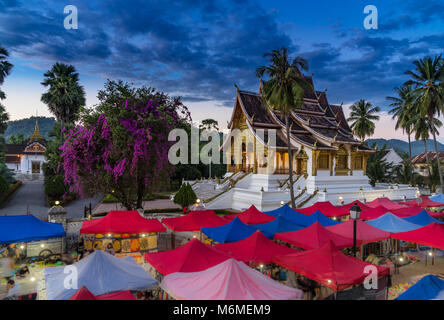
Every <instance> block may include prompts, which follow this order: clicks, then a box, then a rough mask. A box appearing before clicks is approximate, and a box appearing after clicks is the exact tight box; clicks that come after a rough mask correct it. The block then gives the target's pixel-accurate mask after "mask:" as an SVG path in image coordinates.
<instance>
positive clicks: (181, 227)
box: [162, 210, 229, 231]
mask: <svg viewBox="0 0 444 320" xmlns="http://www.w3.org/2000/svg"><path fill="white" fill-rule="evenodd" d="M162 223H163V224H165V225H166V226H167V227H168V228H170V229H171V230H173V231H200V228H203V227H220V226H222V225H224V224H227V223H229V221H228V220H226V219H223V218H221V217H219V216H218V215H217V214H216V213H215V212H214V211H213V210H202V211H191V212H190V213H188V214H187V215H185V216H181V217H177V218H167V219H163V220H162Z"/></svg>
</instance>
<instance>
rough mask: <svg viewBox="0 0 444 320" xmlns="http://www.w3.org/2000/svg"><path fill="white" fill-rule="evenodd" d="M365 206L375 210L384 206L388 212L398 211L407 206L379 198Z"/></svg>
mask: <svg viewBox="0 0 444 320" xmlns="http://www.w3.org/2000/svg"><path fill="white" fill-rule="evenodd" d="M365 205H366V206H368V207H372V208H375V207H378V206H383V207H384V208H386V209H388V210H396V209H402V208H405V206H403V205H401V204H398V203H396V202H393V201H392V200H390V199H389V198H378V199H375V200H373V201H372V202H369V203H366V204H365Z"/></svg>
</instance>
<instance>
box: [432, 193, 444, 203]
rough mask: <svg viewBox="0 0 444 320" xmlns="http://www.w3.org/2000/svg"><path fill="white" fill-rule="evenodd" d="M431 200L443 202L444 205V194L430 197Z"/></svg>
mask: <svg viewBox="0 0 444 320" xmlns="http://www.w3.org/2000/svg"><path fill="white" fill-rule="evenodd" d="M429 199H430V200H432V201H435V202H439V203H441V206H444V194H442V193H440V194H437V195H435V196H432V197H429Z"/></svg>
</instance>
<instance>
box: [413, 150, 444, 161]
mask: <svg viewBox="0 0 444 320" xmlns="http://www.w3.org/2000/svg"><path fill="white" fill-rule="evenodd" d="M438 154H439V159H440V161H441V162H442V161H444V151H438ZM427 156H428V157H429V161H430V162H432V161H436V152H434V151H433V152H432V151H428V152H427V153H425V152H424V153H421V154H418V155H417V156H415V157H413V158H412V163H413V164H426V163H427Z"/></svg>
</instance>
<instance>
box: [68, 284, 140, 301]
mask: <svg viewBox="0 0 444 320" xmlns="http://www.w3.org/2000/svg"><path fill="white" fill-rule="evenodd" d="M69 300H136V298H134V296H133V295H132V294H131V291H129V290H127V291H121V292H115V293H110V294H105V295H103V296H95V295H93V294H92V292H91V291H89V290H88V288H87V287H85V286H83V287H81V288H80V289H79V291H77V292H76V293H75V294H74V295H73V296H72V297H71V298H70V299H69Z"/></svg>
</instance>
